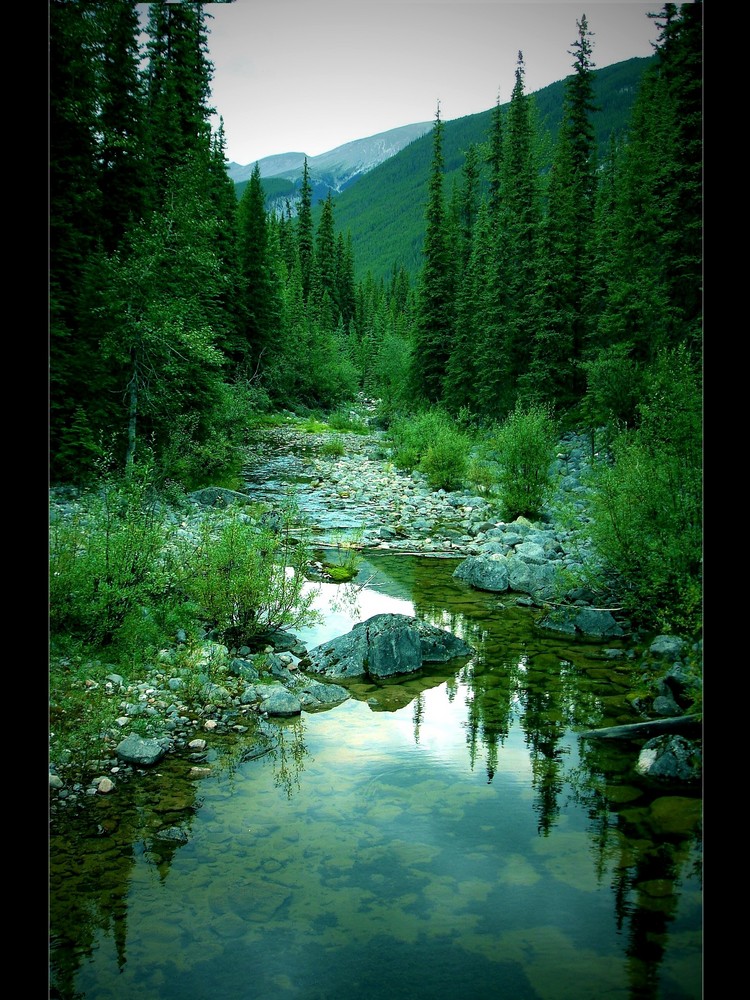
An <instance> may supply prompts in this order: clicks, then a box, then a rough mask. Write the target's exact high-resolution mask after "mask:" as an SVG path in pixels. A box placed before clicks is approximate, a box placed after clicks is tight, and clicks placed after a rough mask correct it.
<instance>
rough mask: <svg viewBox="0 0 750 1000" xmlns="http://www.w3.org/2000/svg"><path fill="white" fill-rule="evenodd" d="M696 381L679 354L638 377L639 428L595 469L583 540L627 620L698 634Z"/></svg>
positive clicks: (625, 434)
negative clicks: (641, 385) (588, 541)
mask: <svg viewBox="0 0 750 1000" xmlns="http://www.w3.org/2000/svg"><path fill="white" fill-rule="evenodd" d="M701 411H702V400H701V379H700V373H699V372H698V371H697V370H696V366H695V365H694V364H693V362H692V361H691V359H690V358H689V356H688V355H687V352H686V351H684V350H683V349H678V350H676V351H669V352H664V353H662V354H661V355H660V356H659V357H658V358H657V360H656V362H655V363H654V364H653V365H652V366H651V367H650V368H649V369H648V371H647V372H646V373H645V397H644V399H643V400H642V402H641V403H640V404H639V406H638V412H639V419H640V425H639V427H638V428H637V430H634V431H628V432H623V433H621V434H620V435H619V437H617V438H616V439H615V441H614V443H613V458H614V462H613V463H612V464H610V465H602V466H598V467H596V468H595V469H594V472H593V478H592V486H593V499H592V503H591V514H592V522H591V524H590V534H591V538H592V541H593V542H594V545H595V546H596V549H597V551H598V553H599V554H600V556H601V558H602V559H603V560H604V563H605V566H606V567H607V570H608V572H609V573H610V575H611V576H612V578H613V580H614V581H615V584H616V586H617V589H618V592H619V593H620V595H621V599H622V601H623V604H624V606H625V608H626V610H627V611H628V613H629V614H630V615H631V616H632V617H633V618H634V619H635V620H636V621H637V622H638V623H639V624H640V625H642V626H644V627H651V628H654V629H658V630H661V631H672V630H674V631H678V632H683V633H684V632H688V633H689V634H697V633H698V632H699V631H700V628H701V614H702V609H701V602H702V533H703V528H702V487H703V478H702V449H701V438H702V427H701Z"/></svg>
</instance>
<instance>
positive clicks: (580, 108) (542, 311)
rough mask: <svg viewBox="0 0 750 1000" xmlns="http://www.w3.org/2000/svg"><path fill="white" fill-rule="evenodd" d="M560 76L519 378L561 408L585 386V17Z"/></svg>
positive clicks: (588, 87)
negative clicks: (559, 105) (558, 116)
mask: <svg viewBox="0 0 750 1000" xmlns="http://www.w3.org/2000/svg"><path fill="white" fill-rule="evenodd" d="M576 25H577V27H578V38H577V39H576V41H575V42H574V43H573V48H572V50H571V53H570V54H571V55H572V56H573V57H574V61H573V69H574V72H573V75H572V76H570V77H568V78H567V79H566V81H565V93H564V101H563V119H562V123H561V126H560V132H559V135H558V139H557V143H556V146H555V155H554V160H553V164H552V172H551V176H550V181H549V189H548V211H547V217H546V221H545V225H544V229H543V232H542V238H541V241H540V249H539V255H538V266H537V280H536V294H535V301H534V309H533V323H534V343H533V347H532V361H531V365H530V367H529V370H528V371H527V373H526V374H525V375H524V376H523V377H522V379H521V383H522V394H523V396H524V397H525V398H526V399H532V400H533V399H537V400H538V399H541V400H543V401H546V402H549V403H553V404H555V405H557V406H559V407H560V408H562V409H567V408H568V407H570V406H572V405H574V404H575V402H576V401H577V400H578V399H580V398H581V396H582V395H583V390H584V382H585V379H584V375H583V371H582V369H581V367H580V362H581V361H582V359H583V356H584V348H585V345H586V341H587V331H588V329H589V326H588V318H587V316H586V312H585V307H584V304H585V300H586V294H587V290H588V288H589V285H590V281H591V272H592V249H593V221H594V205H595V192H596V169H597V167H596V141H595V135H594V129H593V125H592V123H591V114H592V113H593V112H594V111H595V110H596V106H595V104H594V89H593V88H594V84H593V70H594V63H593V61H592V59H591V54H592V45H591V41H590V37H591V32H590V31H589V29H588V21H587V19H586V15H585V14H584V15H583V16H582V18H581V20H580V21H577V22H576Z"/></svg>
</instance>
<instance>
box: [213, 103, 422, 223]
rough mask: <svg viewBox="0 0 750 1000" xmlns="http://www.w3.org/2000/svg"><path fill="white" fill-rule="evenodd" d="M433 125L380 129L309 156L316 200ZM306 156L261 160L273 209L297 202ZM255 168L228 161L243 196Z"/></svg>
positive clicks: (356, 177) (341, 188)
mask: <svg viewBox="0 0 750 1000" xmlns="http://www.w3.org/2000/svg"><path fill="white" fill-rule="evenodd" d="M431 128H432V122H418V123H416V124H414V125H402V126H401V127H400V128H393V129H390V130H389V131H387V132H379V133H378V134H377V135H371V136H368V137H367V138H365V139H354V140H353V141H352V142H347V143H344V145H343V146H337V147H336V148H335V149H330V150H328V152H327V153H320V154H319V155H318V156H307V169H308V173H309V177H310V182H311V184H312V187H313V202H317V201H318V200H319V199H321V198H322V199H323V200H325V198H327V196H328V192H329V191H330V192H331V193H332V194H340V193H341V192H342V191H344V190H345V189H346V188H347V187H349V185H351V184H353V183H354V182H355V181H357V180H359V179H360V178H361V177H363V176H364V175H365V174H366V173H369V172H370V171H371V170H373V169H374V168H375V167H377V166H379V165H380V164H381V163H384V162H385V161H386V160H388V159H390V158H391V157H392V156H395V155H396V153H399V152H400V151H401V150H402V149H403V148H404V147H405V146H408V145H409V143H411V142H413V141H414V140H415V139H418V138H420V136H423V135H424V134H425V133H426V132H429V131H430V129H431ZM305 157H306V154H305V153H278V154H276V155H274V156H266V157H264V158H263V159H262V160H258V167H259V169H260V176H261V179H262V180H263V188H264V190H265V192H266V203H267V205H268V207H269V209H271V210H273V209H274V208H278V207H279V205H278V204H277V203H279V202H281V203H282V204H281V207H283V202H285V201H286V200H287V198H288V199H290V200H291V201H292V202H293V201H294V200H295V196H296V197H298V194H296V193H297V192H298V191H299V187H300V184H301V182H302V172H303V170H304V165H305ZM254 168H255V164H254V163H249V164H247V165H246V166H241V165H240V164H239V163H229V164H228V166H227V173H228V174H229V177H230V178H231V180H233V181H234V182H235V185H236V188H237V196H238V197H240V196H241V194H242V191H243V190H244V187H245V184H246V183H247V181H248V180H249V179H250V176H251V174H252V172H253V170H254Z"/></svg>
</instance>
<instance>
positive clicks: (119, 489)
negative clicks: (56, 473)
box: [49, 464, 171, 647]
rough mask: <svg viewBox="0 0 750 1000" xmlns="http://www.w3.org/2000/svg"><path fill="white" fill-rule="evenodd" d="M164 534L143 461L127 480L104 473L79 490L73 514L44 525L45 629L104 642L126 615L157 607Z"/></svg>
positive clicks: (163, 579)
mask: <svg viewBox="0 0 750 1000" xmlns="http://www.w3.org/2000/svg"><path fill="white" fill-rule="evenodd" d="M166 539H167V528H166V525H165V522H164V518H163V515H162V512H161V506H160V502H159V499H158V494H157V492H156V490H155V488H154V484H153V467H152V466H151V465H150V464H146V465H145V466H138V465H136V466H134V468H133V472H132V475H131V476H130V477H125V476H123V475H118V474H114V473H113V474H109V475H108V476H107V477H106V478H105V479H104V480H103V481H102V483H101V485H100V486H99V487H97V488H96V489H94V488H91V489H90V490H89V491H88V492H86V493H85V494H83V496H82V497H81V500H80V502H79V504H78V505H77V507H76V510H75V512H74V513H71V514H69V515H63V516H61V517H60V518H59V519H57V520H54V521H53V523H52V524H51V525H50V534H49V546H50V559H49V623H50V631H51V632H52V633H53V634H54V633H58V634H60V633H67V634H69V635H71V636H73V637H75V638H77V639H79V640H80V641H81V642H83V643H85V644H87V645H90V646H93V647H104V646H108V645H111V644H113V643H115V641H116V639H117V637H118V635H119V633H120V630H121V629H122V627H123V625H124V624H125V623H126V622H127V621H128V620H132V619H133V617H141V616H143V615H144V614H148V610H149V609H153V608H156V607H159V606H161V607H163V606H164V604H165V601H166V600H167V599H168V596H169V594H170V592H171V587H170V580H169V575H168V567H167V564H166V563H165V560H164V558H163V551H164V548H165V543H166Z"/></svg>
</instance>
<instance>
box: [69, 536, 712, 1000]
mask: <svg viewBox="0 0 750 1000" xmlns="http://www.w3.org/2000/svg"><path fill="white" fill-rule="evenodd" d="M454 566H455V564H451V563H450V562H448V561H443V560H434V559H433V560H427V559H421V560H420V559H414V558H405V557H398V556H390V555H384V556H383V557H382V558H381V557H380V556H379V555H375V554H373V556H372V557H371V558H368V561H367V563H366V564H365V565H363V567H362V568H361V571H360V575H359V576H358V578H357V580H355V581H354V582H353V583H352V584H347V585H340V586H339V587H334V586H333V585H331V586H330V587H326V586H325V585H324V586H323V587H322V588H321V600H324V601H326V600H329V601H330V602H331V604H330V608H329V613H328V614H327V615H326V625H325V626H315V627H314V628H312V629H311V630H310V631H309V633H306V634H304V635H303V636H301V637H302V638H303V639H304V641H305V642H307V643H308V645H314V644H316V643H317V642H321V641H325V640H326V639H327V638H330V637H331V636H332V635H335V634H341V633H343V632H346V631H348V630H349V628H351V625H352V624H353V623H354V622H355V621H359V620H363V619H364V618H367V617H369V616H370V615H371V614H375V613H379V612H383V611H394V610H398V611H399V612H401V613H404V614H416V615H419V616H420V617H423V618H425V619H426V620H428V621H430V622H432V623H433V624H439V625H442V627H446V628H450V629H451V631H454V632H455V633H456V634H458V635H461V636H462V637H463V638H465V639H466V640H467V641H468V642H470V643H471V645H472V646H473V647H474V649H475V650H476V653H475V655H474V656H472V657H471V658H469V659H467V660H466V661H461V662H460V663H458V664H445V665H444V664H440V665H435V666H434V668H433V667H431V668H430V669H429V670H427V671H425V672H424V673H422V674H420V675H419V676H414V677H411V676H410V677H405V678H400V679H398V680H396V681H392V682H389V683H380V684H375V683H372V682H369V681H362V680H359V681H357V682H356V683H355V682H351V683H350V689H351V691H352V694H353V699H352V700H351V701H350V702H346V703H344V704H343V705H341V706H338V707H337V708H335V709H332V710H330V711H328V712H322V713H313V714H310V715H308V714H303V715H302V716H301V717H300V718H299V719H294V720H284V721H278V722H273V723H271V722H268V723H264V724H262V727H261V729H260V730H259V731H258V732H249V733H246V734H244V735H243V736H234V735H233V736H231V737H228V736H227V737H221V738H220V737H217V736H215V735H213V736H212V737H211V746H210V748H209V751H208V753H207V756H206V764H207V766H208V767H209V768H210V773H209V774H208V775H207V776H206V777H204V778H200V779H198V778H191V777H190V773H191V766H192V764H193V763H194V762H192V761H190V760H187V759H186V760H179V759H174V760H169V761H166V762H164V766H160V768H159V772H158V773H151V772H147V773H145V774H143V775H139V776H138V777H137V778H136V779H135V780H133V781H132V782H130V783H126V784H123V785H122V786H121V787H118V790H117V793H116V795H115V796H114V797H113V798H107V797H95V798H94V799H92V800H89V801H87V803H86V807H85V809H84V810H83V811H82V814H81V815H80V816H78V817H77V818H76V820H75V822H67V821H65V820H64V819H62V818H59V817H55V821H54V823H53V830H52V836H51V842H50V847H51V850H50V858H51V863H50V879H51V897H50V922H51V934H52V945H51V955H50V958H51V966H52V976H53V983H54V988H55V990H57V994H56V995H58V996H61V997H65V998H77V997H80V998H81V1000H94V998H96V1000H105V998H110V997H111V998H113V1000H130V998H131V997H132V998H136V997H137V998H141V997H143V998H146V997H148V998H152V997H153V998H159V1000H173V998H174V1000H177V998H179V1000H184V998H185V997H191V998H195V1000H202V998H204V997H205V998H208V997H215V996H222V997H252V998H256V997H257V998H265V997H269V998H270V997H274V998H277V997H279V996H282V997H290V998H300V1000H317V998H320V1000H339V998H341V1000H343V998H344V997H346V998H350V997H351V996H352V995H358V993H363V994H366V995H368V997H370V996H372V997H383V998H385V997H388V1000H394V998H401V997H403V998H404V1000H405V998H407V997H408V998H409V1000H414V998H420V997H425V998H427V997H429V998H430V1000H448V998H450V1000H453V998H454V997H455V996H456V995H460V994H462V993H463V992H471V993H472V995H473V996H474V997H479V998H490V997H493V998H494V997H496V996H498V995H500V996H503V995H506V996H513V997H514V998H516V997H518V998H525V997H528V998H544V1000H566V998H570V1000H588V998H591V1000H594V998H597V1000H598V998H599V997H601V996H603V995H607V996H610V997H616V998H623V1000H625V998H627V1000H678V998H679V1000H685V998H687V1000H692V998H698V997H700V996H701V905H702V904H701V888H702V886H701V871H700V855H701V835H700V834H701V801H700V797H699V794H698V792H696V793H695V794H694V795H689V794H685V792H684V790H682V789H680V790H677V789H675V790H670V789H663V788H662V789H653V788H649V787H648V786H646V785H645V784H644V782H643V781H642V779H640V778H639V777H638V775H637V774H636V773H635V771H634V767H633V765H634V762H635V757H636V752H637V745H636V746H633V745H630V744H625V745H623V744H619V743H618V744H613V743H611V742H606V741H603V742H599V743H597V742H594V741H586V740H582V739H580V738H579V737H578V735H577V733H578V732H580V731H582V730H584V729H588V728H594V727H596V726H599V725H607V724H615V723H619V722H622V721H630V714H631V710H630V704H629V698H628V694H629V689H630V681H631V679H630V674H629V669H630V668H629V666H628V663H627V662H626V661H624V660H619V661H617V660H615V661H608V660H605V658H604V656H603V654H602V650H601V647H600V645H597V644H594V643H583V642H573V641H571V640H570V639H569V638H562V639H561V638H560V637H555V636H552V635H550V634H545V633H541V632H540V631H539V630H538V629H537V628H536V626H535V623H534V614H533V612H532V611H530V610H529V609H525V608H512V607H508V608H506V609H502V608H501V607H500V604H501V602H500V601H499V600H498V598H497V597H496V596H494V595H490V594H481V593H479V592H472V591H469V590H468V589H467V588H465V587H464V586H463V585H459V584H458V583H457V582H455V581H453V579H452V575H451V574H452V570H453V568H454ZM361 581H367V585H366V586H362V584H361ZM405 595H410V596H409V597H408V598H407V597H406V596H405ZM675 792H679V794H674V793H675ZM384 956H387V962H384V960H383V957H384ZM52 995H55V994H54V993H53V994H52Z"/></svg>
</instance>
